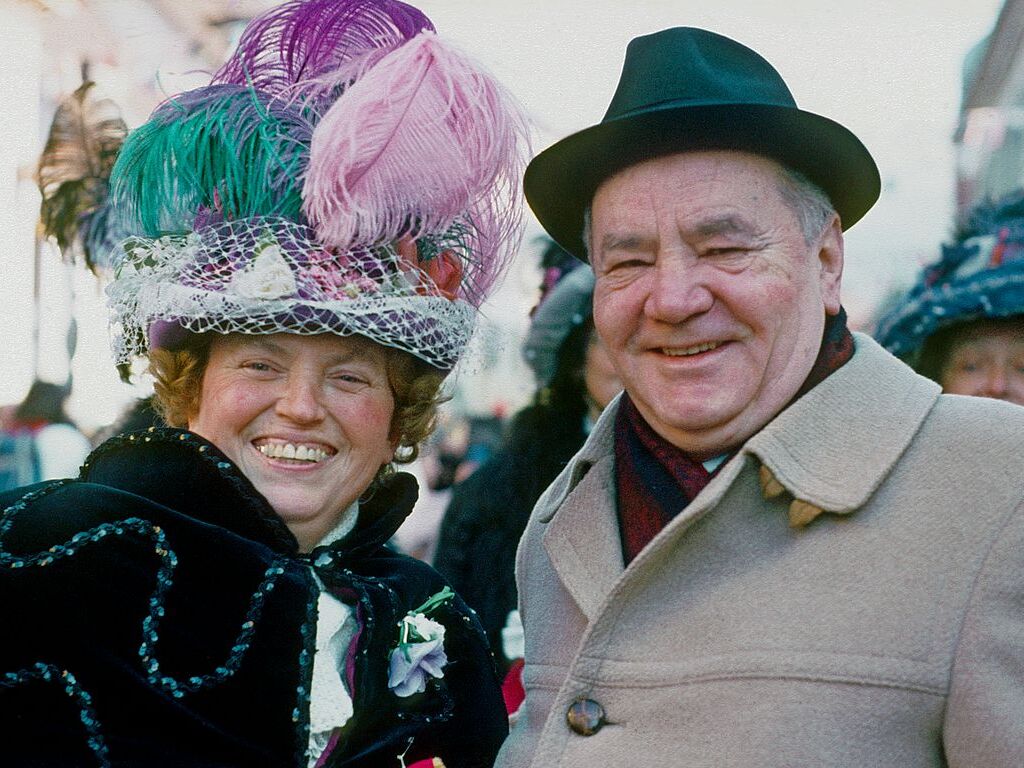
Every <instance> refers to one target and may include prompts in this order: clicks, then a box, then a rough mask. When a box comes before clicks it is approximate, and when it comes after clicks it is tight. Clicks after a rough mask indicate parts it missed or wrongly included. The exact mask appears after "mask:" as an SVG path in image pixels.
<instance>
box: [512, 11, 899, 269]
mask: <svg viewBox="0 0 1024 768" xmlns="http://www.w3.org/2000/svg"><path fill="white" fill-rule="evenodd" d="M702 149H737V150H744V151H747V152H752V153H754V154H758V155H764V156H766V157H769V158H772V159H773V160H776V161H777V162H779V163H781V164H782V165H784V166H786V167H788V168H791V169H793V170H796V171H799V172H800V173H802V174H803V175H804V176H806V177H807V178H808V179H810V180H811V181H813V182H814V183H815V184H817V185H818V186H820V187H821V188H822V189H823V190H825V192H826V193H827V194H828V196H829V198H830V199H831V201H832V205H833V206H834V207H835V209H836V211H837V212H838V213H839V216H840V218H841V219H842V224H843V229H847V228H849V227H851V226H853V224H854V223H856V222H857V221H858V220H859V219H860V218H861V217H862V216H863V215H864V214H865V213H867V211H868V209H869V208H871V206H872V205H874V203H875V201H876V200H877V199H878V194H879V191H880V189H881V181H880V179H879V175H878V168H877V166H876V165H875V161H874V160H873V159H872V158H871V155H870V154H869V153H868V151H867V149H866V148H865V147H864V145H863V144H862V143H861V142H860V140H859V139H858V138H857V137H856V136H854V135H853V134H852V133H851V132H850V131H849V130H847V129H846V128H844V127H843V126H841V125H840V124H839V123H837V122H835V121H834V120H829V119H828V118H826V117H822V116H821V115H816V114H814V113H812V112H805V111H804V110H802V109H799V108H798V107H797V105H796V101H795V100H794V98H793V95H792V94H791V93H790V92H789V88H787V87H786V83H785V82H784V81H783V79H782V76H781V75H780V74H779V73H778V72H777V71H776V70H775V68H774V67H772V65H771V64H769V63H768V62H767V61H766V60H765V59H764V58H763V57H761V56H760V55H759V54H758V53H756V52H754V51H752V50H751V49H750V48H747V47H746V46H744V45H741V44H740V43H737V42H736V41H735V40H731V39H729V38H727V37H723V36H722V35H718V34H715V33H714V32H709V31H707V30H704V29H695V28H693V27H675V28H672V29H666V30H662V31H661V32H656V33H654V34H652V35H646V36H644V37H638V38H636V39H634V40H633V41H632V42H630V44H629V47H628V48H627V49H626V60H625V63H624V64H623V67H622V76H621V77H620V78H619V85H618V88H617V89H616V91H615V96H614V97H612V103H611V105H610V106H609V107H608V112H607V113H606V114H605V116H604V118H603V119H602V120H601V122H600V123H598V124H597V125H595V126H592V127H590V128H587V129H585V130H582V131H579V132H578V133H574V134H572V135H571V136H568V137H567V138H565V139H562V140H561V141H559V142H557V143H556V144H554V145H552V146H551V147H549V148H548V149H546V150H544V151H543V152H541V153H540V154H539V155H537V157H535V158H534V159H533V162H531V163H530V165H529V167H528V168H527V169H526V178H525V182H524V188H525V192H526V198H527V200H528V201H529V203H530V207H531V208H532V209H533V211H534V213H535V214H536V215H537V218H538V219H539V220H540V223H541V224H542V225H543V226H544V228H545V229H547V231H548V232H549V233H550V234H551V236H552V237H553V238H554V239H555V240H556V241H557V242H558V243H559V244H560V245H561V246H562V247H563V248H565V249H566V250H567V251H569V252H570V253H572V254H574V255H575V256H576V257H577V258H580V259H583V260H586V249H585V248H584V245H583V240H582V237H581V235H582V231H583V214H584V211H585V210H586V209H587V207H588V206H589V205H590V202H591V200H592V199H593V197H594V193H595V192H596V191H597V188H598V187H599V186H600V185H601V183H602V182H603V181H604V180H605V179H607V178H608V177H610V176H612V175H614V174H616V173H618V172H619V171H621V170H623V169H624V168H627V167H629V166H631V165H635V164H636V163H639V162H643V161H645V160H649V159H651V158H655V157H660V156H662V155H667V154H672V153H674V152H685V151H692V150H702Z"/></svg>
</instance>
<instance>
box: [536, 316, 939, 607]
mask: <svg viewBox="0 0 1024 768" xmlns="http://www.w3.org/2000/svg"><path fill="white" fill-rule="evenodd" d="M854 340H855V344H856V351H855V353H854V356H853V357H852V358H851V359H850V361H849V362H848V363H846V365H844V366H842V367H841V368H840V369H839V370H837V371H836V372H835V373H833V374H832V375H831V376H829V377H828V378H827V379H825V381H823V382H822V383H821V384H819V385H818V386H817V387H815V388H814V389H812V390H811V391H810V392H808V393H807V394H806V395H804V396H803V397H801V398H800V399H799V400H797V401H796V402H795V403H793V404H792V405H790V406H789V407H788V408H787V409H786V410H785V411H783V412H782V413H781V414H780V415H779V416H777V417H776V418H775V419H774V420H773V421H772V422H770V423H769V424H768V425H766V426H765V427H764V428H763V429H762V430H761V431H760V432H759V433H757V434H756V435H754V436H753V437H751V438H750V439H749V440H748V441H747V443H746V444H745V445H744V446H743V447H742V448H741V449H740V450H739V451H738V452H737V454H736V455H735V456H734V457H733V458H732V459H731V460H730V461H729V462H728V464H727V465H726V466H724V467H722V469H721V470H720V471H719V473H718V474H717V475H716V477H715V478H714V479H713V480H712V481H711V483H710V484H709V485H708V486H707V487H706V488H705V489H704V490H703V491H702V492H701V493H700V494H699V495H698V496H697V498H695V499H694V500H693V501H692V502H691V503H690V505H689V506H688V507H687V509H686V511H685V512H684V513H682V514H680V515H678V516H677V517H676V518H675V519H674V520H673V521H672V522H671V523H670V524H669V526H668V527H667V528H666V530H665V531H663V532H662V533H661V534H659V535H658V537H656V540H655V541H657V540H658V539H663V538H665V535H669V536H670V535H672V532H673V531H676V532H677V531H678V529H679V528H681V527H685V526H688V525H689V524H690V523H691V522H692V521H693V520H695V519H696V518H697V517H699V516H700V515H701V514H703V512H704V511H706V510H707V509H709V508H711V507H713V506H714V505H715V504H716V503H717V502H718V500H719V499H720V498H721V497H722V496H723V495H724V494H725V492H726V491H727V490H728V488H729V486H730V485H731V484H732V482H733V481H734V480H735V479H736V477H737V475H738V474H739V472H740V471H741V469H742V468H743V466H744V464H745V463H746V461H747V460H748V457H752V458H753V459H755V460H756V461H758V462H760V463H761V464H763V465H764V466H766V467H768V469H770V470H771V472H772V473H773V474H774V476H775V477H776V478H777V480H778V482H779V483H781V485H782V486H783V487H784V488H785V490H786V491H788V492H789V493H790V494H792V496H793V497H794V498H795V499H800V500H803V501H806V502H808V503H810V504H814V505H816V506H818V507H821V508H822V509H824V510H826V511H828V512H833V513H837V514H848V513H850V512H853V511H854V510H856V509H858V508H859V507H861V506H863V505H864V503H865V502H866V501H867V500H868V498H870V496H871V494H872V493H874V491H875V490H876V489H877V488H878V486H879V485H880V484H881V483H882V481H883V480H884V479H885V477H886V476H887V475H888V474H889V471H890V470H891V469H892V468H893V466H894V465H895V464H896V462H897V461H898V460H899V458H900V456H901V455H902V454H903V452H904V451H905V450H906V449H907V447H908V446H909V445H910V443H911V441H912V440H913V437H914V435H915V434H916V432H917V430H918V429H919V427H920V426H921V423H922V422H923V421H924V419H925V417H926V416H927V415H928V413H929V411H930V410H931V408H932V407H933V406H934V404H935V401H936V400H937V398H938V395H939V392H940V388H939V387H938V385H936V384H935V383H934V382H931V381H929V380H928V379H925V378H923V377H921V376H918V375H916V374H915V373H913V371H911V370H910V369H909V368H908V367H907V366H906V365H904V364H903V363H901V362H900V361H899V360H897V359H896V358H894V357H893V356H892V355H890V354H889V353H888V352H886V351H885V350H883V349H882V348H881V347H880V346H878V344H877V343H875V342H874V341H873V340H872V339H870V338H869V337H867V336H865V335H863V334H859V333H857V334H854ZM618 407H619V399H618V398H617V399H616V400H614V401H612V403H611V404H610V405H609V406H608V407H607V408H606V409H605V411H604V413H603V414H602V415H601V418H600V419H599V420H598V422H597V424H596V426H595V427H594V431H593V432H592V433H591V435H590V437H589V438H588V439H587V442H586V443H585V444H584V446H583V448H582V449H580V451H579V453H577V455H576V456H575V457H574V458H573V459H572V460H571V461H570V462H569V464H568V466H567V467H566V469H565V471H564V472H563V473H562V474H561V475H560V476H559V477H558V478H557V479H556V480H555V482H554V483H553V484H552V486H551V488H549V489H548V491H547V492H546V493H545V494H544V496H542V497H541V499H540V501H538V503H537V511H536V518H535V519H536V520H537V522H538V523H540V524H542V525H543V526H545V530H544V532H543V543H544V547H545V549H546V550H547V552H548V555H549V556H550V558H551V562H552V564H553V566H554V568H555V570H556V571H557V572H558V574H559V577H560V578H561V579H562V581H563V582H564V583H565V585H566V588H567V589H568V590H569V591H570V593H572V595H573V597H574V599H575V600H576V601H577V603H578V604H579V606H580V608H581V609H582V610H583V612H584V613H585V614H587V615H588V616H589V617H593V616H594V615H595V614H596V612H597V611H598V610H599V609H600V607H601V604H602V603H603V600H604V598H605V597H606V596H607V595H608V593H609V592H610V591H611V590H612V588H613V587H614V586H615V584H616V582H617V581H618V579H619V578H620V576H621V575H622V573H623V570H624V565H623V561H622V554H621V551H622V548H621V541H620V539H621V537H620V534H619V526H618V518H617V514H616V501H615V478H614V453H613V441H614V434H613V433H614V424H615V413H616V411H617V410H618ZM782 524H784V523H782ZM655 546H656V544H655ZM646 559H647V558H646V557H644V556H643V554H641V556H640V557H638V558H637V559H636V560H634V561H633V563H632V564H631V565H630V570H631V571H632V570H635V569H636V567H637V566H641V565H642V561H643V560H646Z"/></svg>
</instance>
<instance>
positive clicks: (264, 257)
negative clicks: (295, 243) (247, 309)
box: [231, 243, 297, 299]
mask: <svg viewBox="0 0 1024 768" xmlns="http://www.w3.org/2000/svg"><path fill="white" fill-rule="evenodd" d="M296 288H297V286H296V284H295V276H294V275H293V274H292V270H291V268H290V267H289V266H288V262H287V261H285V258H284V254H283V253H281V247H280V246H279V245H277V244H276V243H271V244H268V245H265V246H263V247H262V248H260V251H259V254H258V255H257V256H256V258H255V259H253V261H252V263H251V264H250V265H249V266H247V267H246V268H245V269H244V270H242V271H241V272H238V273H237V274H236V275H235V276H234V277H233V278H232V280H231V290H232V292H233V293H236V294H238V295H239V296H242V297H244V298H246V299H280V298H282V297H285V296H292V295H294V294H295V291H296Z"/></svg>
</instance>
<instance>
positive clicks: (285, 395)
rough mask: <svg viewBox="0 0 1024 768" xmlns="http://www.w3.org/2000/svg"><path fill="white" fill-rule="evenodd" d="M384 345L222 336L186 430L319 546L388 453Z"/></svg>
mask: <svg viewBox="0 0 1024 768" xmlns="http://www.w3.org/2000/svg"><path fill="white" fill-rule="evenodd" d="M394 409H395V401H394V396H393V394H392V392H391V387H390V385H389V382H388V375H387V366H386V353H385V350H384V349H383V348H382V347H380V346H378V345H377V344H374V343H373V342H371V341H368V340H366V339H363V338H361V337H352V336H349V337H341V336H336V335H334V334H320V335H316V336H300V335H296V334H289V333H278V334H272V335H267V336H246V335H243V334H229V335H226V336H220V335H217V336H215V337H214V339H213V342H212V344H211V346H210V354H209V359H208V361H207V364H206V368H205V371H204V373H203V383H202V389H201V395H200V401H199V408H198V412H197V413H196V414H195V415H194V416H193V417H192V418H190V419H189V424H188V426H189V429H191V430H192V431H193V432H196V433H197V434H199V435H201V436H203V437H205V438H206V439H207V440H209V441H210V442H212V443H213V444H214V445H216V446H217V447H218V448H220V450H222V451H223V452H224V453H225V454H226V455H227V457H228V458H229V459H231V460H232V461H233V462H234V463H235V464H236V465H237V466H238V468H239V469H240V470H241V471H242V473H243V474H244V475H245V476H246V477H247V478H249V480H250V481H251V482H252V484H253V485H254V486H255V487H256V490H258V491H259V492H260V493H261V494H263V496H264V497H266V499H267V501H269V502H270V505H271V506H272V507H273V508H274V510H275V511H276V512H277V514H278V515H279V516H280V517H281V519H282V520H284V522H285V524H286V525H287V526H288V528H289V529H290V530H291V532H292V533H293V534H295V537H296V538H297V539H298V541H299V547H300V549H301V550H303V551H308V550H310V549H312V548H313V547H314V546H315V545H316V543H317V542H318V541H319V540H320V539H321V538H323V536H324V535H325V534H327V533H328V532H329V531H330V530H331V529H332V528H334V526H335V525H337V523H338V521H339V520H340V518H341V515H342V513H343V512H344V511H345V510H346V509H347V508H348V507H349V506H350V505H351V504H352V502H354V501H355V500H356V499H357V498H359V496H360V495H361V494H362V493H363V491H365V490H366V489H367V487H369V485H370V483H371V482H372V481H373V478H374V476H375V475H376V474H377V471H378V470H379V469H380V468H381V466H382V465H383V464H386V463H387V462H389V461H391V459H392V458H393V457H394V453H395V445H394V443H393V442H392V437H391V419H392V415H393V414H394Z"/></svg>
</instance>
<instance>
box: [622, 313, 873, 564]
mask: <svg viewBox="0 0 1024 768" xmlns="http://www.w3.org/2000/svg"><path fill="white" fill-rule="evenodd" d="M852 356H853V336H852V335H851V334H850V331H849V330H848V329H847V327H846V312H845V311H844V310H842V309H840V310H839V314H837V315H835V316H834V317H830V318H828V321H827V322H826V323H825V333H824V337H823V339H822V343H821V349H820V351H819V352H818V357H817V359H816V360H815V361H814V366H813V367H812V368H811V372H810V373H809V374H808V375H807V378H806V379H805V380H804V383H803V385H802V386H801V387H800V390H799V391H798V392H797V394H796V396H795V397H794V398H793V400H791V401H790V403H789V405H792V403H793V402H794V401H796V400H797V399H799V398H800V397H801V396H803V395H804V394H806V393H807V392H809V391H810V390H811V389H813V388H814V387H815V386H817V385H818V384H820V383H821V382H822V381H824V380H825V378H827V377H828V376H829V375H831V374H832V373H834V372H835V371H837V370H838V369H839V368H840V367H842V366H843V364H844V363H846V362H847V361H848V360H849V359H850V358H851V357H852ZM789 405H787V406H786V407H787V408H788V407H789ZM723 464H724V462H723ZM719 466H721V465H719ZM716 471H717V470H716ZM714 474H715V473H714V472H708V471H707V470H706V469H705V468H704V465H703V464H702V463H701V462H699V461H697V460H696V459H692V458H690V457H689V456H687V455H686V454H685V453H683V451H681V450H679V449H678V448H676V447H675V446H674V445H672V444H671V443H670V442H668V441H667V440H665V439H664V438H663V437H661V436H660V435H659V434H658V433H657V432H655V431H654V430H653V429H652V428H651V427H650V425H649V424H648V423H647V422H646V421H644V418H643V416H641V415H640V411H638V410H637V408H636V406H635V405H634V404H633V401H632V400H630V398H629V395H628V394H624V395H623V396H622V401H621V403H620V405H619V412H618V414H617V415H616V420H615V479H616V490H617V497H618V508H619V531H620V533H621V535H622V555H623V558H624V559H625V562H626V563H629V562H630V561H631V560H632V559H633V558H634V557H636V556H637V554H639V552H640V550H641V549H643V548H644V546H646V544H647V542H649V541H650V540H651V539H653V538H654V536H655V535H656V534H657V533H658V531H660V530H661V529H662V528H664V527H665V525H667V524H668V522H669V521H670V520H671V519H672V518H673V517H675V515H676V514H678V513H679V512H680V511H682V510H683V509H684V508H685V507H686V505H687V504H689V503H690V501H691V500H693V498H694V497H695V496H696V495H697V494H698V493H700V492H701V490H703V488H704V486H706V485H707V484H708V483H709V482H710V481H711V478H712V477H713V476H714Z"/></svg>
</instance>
